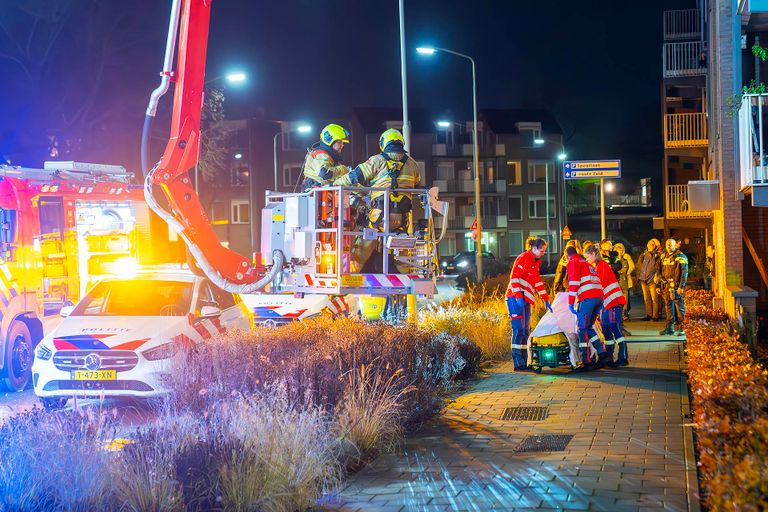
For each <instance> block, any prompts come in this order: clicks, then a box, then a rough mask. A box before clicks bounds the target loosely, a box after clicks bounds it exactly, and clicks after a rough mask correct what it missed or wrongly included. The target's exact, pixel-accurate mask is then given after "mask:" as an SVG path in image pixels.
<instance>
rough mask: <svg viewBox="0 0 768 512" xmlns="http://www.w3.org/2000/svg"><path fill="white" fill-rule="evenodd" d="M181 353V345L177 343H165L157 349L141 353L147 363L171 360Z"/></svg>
mask: <svg viewBox="0 0 768 512" xmlns="http://www.w3.org/2000/svg"><path fill="white" fill-rule="evenodd" d="M178 351H179V344H178V343H175V342H173V341H172V342H170V343H163V344H162V345H158V346H157V347H155V348H150V349H149V350H145V351H144V352H142V353H141V355H143V356H144V359H146V360H147V361H159V360H161V359H170V358H172V357H173V356H175V355H176V352H178Z"/></svg>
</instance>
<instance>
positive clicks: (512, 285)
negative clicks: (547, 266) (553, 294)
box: [507, 251, 549, 304]
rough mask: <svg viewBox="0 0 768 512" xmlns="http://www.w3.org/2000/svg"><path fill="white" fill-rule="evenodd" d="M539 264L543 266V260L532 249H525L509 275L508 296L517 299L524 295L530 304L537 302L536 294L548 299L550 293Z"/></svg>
mask: <svg viewBox="0 0 768 512" xmlns="http://www.w3.org/2000/svg"><path fill="white" fill-rule="evenodd" d="M539 266H541V260H538V259H536V256H534V255H533V253H532V252H531V251H525V252H524V253H522V254H521V255H520V256H518V257H517V259H516V260H515V263H514V265H512V272H511V273H510V275H509V286H507V297H513V298H515V299H519V298H521V297H522V298H524V299H525V302H527V303H528V304H533V303H535V302H536V295H535V294H536V293H538V294H539V295H540V296H541V298H542V300H545V301H548V300H549V295H548V294H547V290H546V288H545V287H544V283H542V282H541V276H540V275H539Z"/></svg>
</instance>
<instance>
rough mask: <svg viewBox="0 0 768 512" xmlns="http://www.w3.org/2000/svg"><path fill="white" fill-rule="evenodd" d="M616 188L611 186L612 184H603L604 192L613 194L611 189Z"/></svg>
mask: <svg viewBox="0 0 768 512" xmlns="http://www.w3.org/2000/svg"><path fill="white" fill-rule="evenodd" d="M614 188H616V186H615V185H614V184H613V182H610V181H609V182H608V183H606V184H605V191H606V192H613V189H614Z"/></svg>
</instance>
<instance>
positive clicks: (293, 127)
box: [272, 121, 312, 192]
mask: <svg viewBox="0 0 768 512" xmlns="http://www.w3.org/2000/svg"><path fill="white" fill-rule="evenodd" d="M278 122H279V123H280V131H279V132H277V133H276V134H275V138H274V140H273V141H272V142H273V145H272V149H273V153H272V158H273V160H272V161H273V163H274V165H275V192H277V191H278V186H277V138H278V137H280V136H282V135H283V134H284V133H291V132H297V133H300V134H302V135H306V134H308V133H309V132H311V131H312V126H311V125H309V124H307V123H291V122H286V121H278Z"/></svg>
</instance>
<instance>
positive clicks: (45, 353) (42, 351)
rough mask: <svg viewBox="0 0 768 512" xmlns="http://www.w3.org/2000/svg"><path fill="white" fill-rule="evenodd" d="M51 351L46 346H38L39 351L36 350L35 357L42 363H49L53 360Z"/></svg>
mask: <svg viewBox="0 0 768 512" xmlns="http://www.w3.org/2000/svg"><path fill="white" fill-rule="evenodd" d="M51 355H52V353H51V351H50V349H49V348H48V347H46V346H45V345H38V346H37V349H36V350H35V357H37V358H38V359H40V360H41V361H47V360H49V359H50V358H51Z"/></svg>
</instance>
